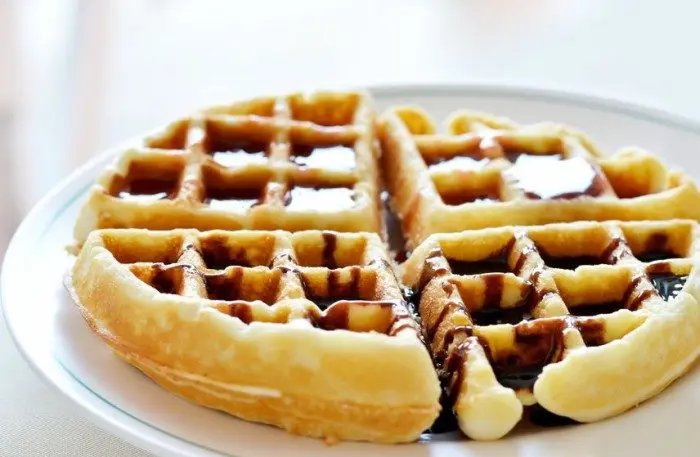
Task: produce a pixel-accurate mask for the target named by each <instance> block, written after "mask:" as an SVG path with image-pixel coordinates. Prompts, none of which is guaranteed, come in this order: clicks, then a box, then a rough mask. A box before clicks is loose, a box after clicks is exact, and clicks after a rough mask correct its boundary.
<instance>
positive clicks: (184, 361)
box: [70, 229, 440, 442]
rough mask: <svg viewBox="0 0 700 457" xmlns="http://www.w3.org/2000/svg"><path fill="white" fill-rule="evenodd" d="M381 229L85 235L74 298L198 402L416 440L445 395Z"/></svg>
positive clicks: (311, 431)
mask: <svg viewBox="0 0 700 457" xmlns="http://www.w3.org/2000/svg"><path fill="white" fill-rule="evenodd" d="M388 262H389V260H388V258H387V256H386V252H385V251H384V248H383V244H382V243H381V241H380V239H379V237H378V236H377V235H375V234H343V233H337V232H328V231H303V232H298V233H295V234H293V235H292V234H289V233H288V232H281V231H245V230H243V231H235V232H225V231H209V232H197V231H188V230H171V231H157V232H156V231H148V230H143V229H141V230H139V229H104V230H100V231H94V232H92V233H91V234H90V235H89V236H88V239H87V241H86V243H85V244H84V245H83V247H82V249H81V252H80V254H79V255H78V257H77V260H76V263H75V266H74V268H73V270H72V279H71V281H70V288H71V292H72V294H73V296H74V299H75V302H76V303H78V304H79V307H80V310H81V312H82V314H83V316H84V317H85V319H86V320H87V322H88V323H89V325H90V327H91V328H92V330H93V331H94V332H95V333H96V334H97V335H99V336H100V337H101V338H102V339H103V340H104V341H105V342H106V343H107V344H108V345H109V346H110V347H111V348H112V349H113V350H114V351H115V352H116V354H118V355H119V356H121V357H122V358H123V359H124V360H126V361H127V362H129V363H131V364H133V365H134V366H136V367H138V368H139V369H140V370H142V371H143V372H144V373H146V374H147V375H148V376H150V377H151V378H152V379H154V380H155V381H156V382H158V383H159V384H160V385H162V386H164V387H165V388H167V389H169V390H170V391H172V392H175V393H177V394H178V395H181V396H183V397H185V398H188V399H190V400H192V401H194V402H196V403H198V404H201V405H205V406H208V407H211V408H216V409H220V410H223V411H226V412H228V413H230V414H232V415H235V416H238V417H241V418H244V419H247V420H251V421H257V422H264V423H268V424H274V425H276V426H279V427H283V428H285V429H287V430H289V431H291V432H294V433H298V434H303V435H308V436H315V437H324V438H326V439H328V440H338V439H340V440H369V441H374V442H405V441H413V440H415V439H417V438H418V436H419V435H420V434H421V432H423V431H424V430H425V429H426V428H428V427H429V426H430V424H431V423H432V422H433V420H434V419H435V417H437V415H438V412H439V409H440V405H439V402H438V400H439V397H440V387H439V382H438V379H437V375H436V374H435V372H434V370H433V368H432V363H431V360H430V356H429V355H428V352H427V351H426V348H425V346H424V345H423V343H422V342H421V340H420V338H419V333H418V331H419V327H418V325H417V324H416V322H415V320H414V319H413V316H412V314H411V313H410V312H409V309H408V307H407V303H406V302H405V301H404V299H403V295H402V291H401V289H400V287H399V284H398V282H397V280H396V277H395V276H394V273H393V271H392V270H391V268H389V263H388Z"/></svg>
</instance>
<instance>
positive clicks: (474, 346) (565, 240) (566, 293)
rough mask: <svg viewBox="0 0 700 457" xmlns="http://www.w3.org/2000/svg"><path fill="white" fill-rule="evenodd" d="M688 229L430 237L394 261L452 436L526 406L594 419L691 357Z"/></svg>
mask: <svg viewBox="0 0 700 457" xmlns="http://www.w3.org/2000/svg"><path fill="white" fill-rule="evenodd" d="M698 233H700V232H699V231H698V225H697V224H696V223H695V222H694V221H687V220H686V221H682V220H670V221H645V222H612V221H608V222H594V221H591V222H576V223H560V224H548V225H542V226H527V227H523V226H520V227H518V226H509V227H496V228H488V229H481V230H468V231H463V232H459V233H449V234H437V235H431V236H430V237H428V238H427V239H426V240H425V241H424V242H423V243H422V244H420V245H419V246H418V247H417V248H416V249H415V251H414V252H413V254H412V256H411V257H410V258H409V259H408V261H407V262H406V263H405V264H404V265H403V280H404V282H405V283H406V284H407V285H408V286H409V287H411V288H412V289H413V290H415V291H416V297H417V298H416V302H417V303H418V308H419V312H420V316H421V325H422V328H423V333H424V337H425V340H426V343H427V345H428V346H429V348H430V352H431V354H432V357H433V361H434V364H435V366H436V369H437V371H438V372H439V377H440V379H441V382H442V385H443V387H444V389H445V392H446V398H447V406H446V408H452V410H453V411H454V414H455V415H456V418H457V422H458V424H459V428H460V429H461V430H462V431H463V432H464V433H465V434H466V435H468V436H470V437H472V438H475V439H484V440H486V439H497V438H500V437H502V436H504V435H506V434H507V433H508V432H509V431H510V430H511V429H512V428H513V427H514V426H515V425H516V424H517V423H518V422H520V421H521V419H522V418H523V417H524V416H525V415H528V414H530V413H532V412H533V411H537V408H540V411H542V410H544V412H546V413H549V414H551V415H552V416H553V417H558V418H559V419H569V420H573V421H575V422H593V421H598V420H602V419H604V418H608V417H611V416H614V415H617V414H620V413H622V412H624V411H626V410H628V409H629V408H632V407H634V406H635V405H637V404H639V403H641V402H643V401H645V400H647V399H649V398H651V397H653V396H655V395H656V394H658V393H659V392H661V391H662V390H663V389H665V388H666V386H668V385H669V384H670V383H671V382H673V381H674V380H675V379H677V378H678V377H679V376H681V375H682V374H683V373H684V372H685V371H686V370H688V369H689V367H690V366H691V364H692V363H693V362H694V361H695V359H696V358H697V356H698V353H699V352H700V284H699V282H698V273H697V271H698V257H697V253H698V250H699V249H700V242H699V241H698Z"/></svg>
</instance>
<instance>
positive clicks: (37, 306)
mask: <svg viewBox="0 0 700 457" xmlns="http://www.w3.org/2000/svg"><path fill="white" fill-rule="evenodd" d="M372 92H373V93H374V95H375V96H376V98H377V101H378V104H379V108H384V107H385V106H388V105H389V104H394V103H417V104H420V105H423V106H424V107H426V108H427V109H428V110H429V111H430V112H432V113H433V114H434V115H435V116H437V117H438V118H441V117H442V116H444V115H445V114H446V113H447V112H448V111H450V110H452V109H455V108H459V107H471V108H474V109H480V110H486V111H490V112H494V113H498V114H503V115H507V116H509V117H511V118H513V119H515V120H518V121H523V122H529V121H539V120H555V121H562V122H566V123H569V124H571V125H574V126H576V127H579V128H580V129H582V130H584V131H586V132H587V133H589V134H590V135H592V136H593V138H594V139H596V140H597V141H598V143H599V144H600V145H601V146H602V147H604V148H607V149H611V148H617V147H619V146H622V145H626V144H637V145H641V146H643V147H645V148H647V149H649V150H651V151H653V152H655V153H657V154H659V155H660V156H662V157H664V158H665V159H666V160H667V161H668V162H670V163H673V164H677V165H679V166H682V167H684V168H685V169H686V170H687V171H689V172H690V173H691V174H693V175H695V176H697V175H699V174H700V165H698V164H697V162H695V161H694V157H695V154H696V150H700V126H698V125H695V124H693V123H692V122H689V121H686V120H682V119H678V118H675V117H672V116H669V115H667V114H664V113H659V112H654V111H652V110H649V109H642V108H638V107H633V106H629V105H623V104H621V103H617V102H611V101H605V100H598V99H591V98H588V97H584V96H580V95H572V94H561V93H551V92H545V91H540V90H532V89H517V88H497V87H481V86H480V87H475V86H466V87H465V86H451V87H444V86H441V87H391V88H375V89H373V90H372ZM113 154H114V151H112V152H108V153H106V154H105V155H102V156H100V157H98V158H97V159H96V160H94V161H93V162H91V163H90V164H88V165H86V166H85V167H83V168H82V169H80V170H78V171H77V172H76V173H74V174H73V175H72V176H70V177H69V178H68V179H67V180H65V181H64V182H63V183H62V184H61V185H60V186H58V187H57V188H56V189H55V190H54V191H53V192H51V193H50V194H49V195H48V196H47V197H45V198H44V199H43V200H42V201H41V202H40V203H39V204H37V206H36V207H35V208H34V209H33V210H32V212H31V213H30V214H29V215H28V216H27V218H26V219H25V220H24V222H23V223H22V225H21V226H20V227H19V229H18V230H17V233H16V234H15V237H14V238H13V240H12V242H11V244H10V247H9V249H8V251H7V255H6V258H5V262H4V265H3V270H2V278H1V284H0V285H1V287H2V304H3V309H4V312H5V316H6V319H7V323H8V326H9V329H10V331H11V334H12V336H13V338H14V340H15V342H16V344H17V346H18V347H19V350H20V351H21V353H22V354H23V356H24V357H25V358H26V360H27V361H28V363H29V364H30V365H31V366H32V368H33V369H34V370H35V371H36V373H37V374H38V375H39V376H40V377H41V378H43V379H44V380H45V381H46V382H47V383H48V384H49V385H51V386H53V387H54V388H55V389H56V390H58V391H59V392H61V393H62V394H64V395H65V396H67V397H68V398H70V399H71V400H73V401H74V402H75V403H76V404H78V405H79V406H80V407H81V409H82V410H83V411H84V412H86V414H87V415H88V416H89V417H90V418H91V419H92V420H94V421H95V422H96V423H97V424H98V425H100V426H101V427H103V428H104V429H106V430H108V431H110V432H112V433H114V434H116V435H119V436H121V437H123V438H124V439H126V440H127V441H130V442H132V443H134V444H136V445H138V446H140V447H142V448H145V449H147V450H150V451H151V452H154V453H156V454H162V455H195V456H212V455H234V456H241V457H243V456H263V455H277V454H281V453H284V454H285V455H300V456H302V455H303V456H315V455H321V454H322V455H342V456H350V455H360V454H371V455H378V454H379V455H386V456H393V455H395V456H399V455H400V456H402V457H411V456H439V457H447V456H453V455H455V456H456V455H460V456H476V455H478V456H492V455H493V456H505V455H516V456H522V457H526V456H527V457H534V456H537V457H550V456H552V457H553V456H560V455H569V456H580V457H604V456H610V457H612V456H619V455H623V453H627V452H629V451H632V452H634V453H635V455H637V456H640V457H642V456H654V457H656V456H658V455H671V454H673V455H689V454H690V453H691V452H692V451H691V450H693V449H696V448H699V447H700V433H697V424H699V423H700V369H695V370H692V371H691V372H690V373H689V374H688V375H687V376H685V377H684V378H682V379H681V380H680V381H678V382H676V383H675V384H673V385H672V386H671V387H670V388H669V389H668V390H667V391H666V392H665V393H663V394H662V395H660V396H658V397H657V398H655V399H653V400H651V401H649V402H647V403H645V404H643V405H642V406H640V407H638V408H636V409H635V410H633V411H629V412H628V413H626V414H623V415H621V416H619V417H616V418H613V419H610V420H607V421H604V422H599V423H595V424H588V425H577V426H570V427H564V428H548V429H547V428H539V429H528V430H519V431H516V432H515V433H513V434H512V435H509V436H508V437H506V438H505V439H503V440H501V441H498V442H490V443H483V442H472V441H468V440H466V439H458V440H450V439H446V440H442V441H432V442H426V443H415V444H410V445H401V446H388V445H370V444H358V443H347V444H340V445H336V446H333V447H327V446H326V445H324V444H323V443H321V442H320V441H317V440H313V439H308V438H301V437H296V436H292V435H289V434H287V433H285V432H283V431H281V430H278V429H276V428H273V427H269V426H263V425H257V424H252V423H246V422H243V421H241V420H238V419H235V418H233V417H230V416H227V415H225V414H223V413H219V412H215V411H211V410H207V409H204V408H201V407H197V406H194V405H192V404H189V403H187V402H185V401H184V400H181V399H179V398H176V397H174V396H172V395H171V394H169V393H167V392H166V391H164V390H162V389H161V388H159V387H157V386H156V385H155V384H154V383H153V382H151V381H150V380H148V379H147V378H146V377H144V376H142V375H141V374H140V373H139V372H137V371H136V370H135V369H133V368H131V367H130V366H128V365H126V364H125V363H123V362H121V361H119V360H117V359H116V358H115V357H113V356H112V355H111V354H110V353H109V352H108V350H107V349H106V348H105V346H104V345H103V344H102V343H101V341H100V340H98V339H97V338H96V337H95V336H93V335H92V334H91V333H90V332H89V331H88V329H87V327H86V326H85V325H84V323H83V320H82V319H81V317H80V315H79V314H78V312H77V310H76V309H75V307H74V306H72V303H71V301H70V298H69V297H68V295H67V293H66V292H65V290H64V287H63V285H62V279H63V275H64V271H65V269H66V266H67V260H68V259H67V255H66V254H65V251H64V246H65V245H66V244H67V243H69V242H70V241H71V230H72V226H73V222H74V218H75V216H76V211H77V209H78V207H79V205H80V204H81V203H82V197H83V196H84V194H85V192H86V190H87V188H88V186H89V185H90V184H92V182H93V180H94V179H95V177H96V175H97V173H98V171H99V170H100V169H101V168H103V167H104V166H105V164H106V163H107V162H108V161H109V160H111V159H112V157H113Z"/></svg>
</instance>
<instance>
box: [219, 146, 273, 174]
mask: <svg viewBox="0 0 700 457" xmlns="http://www.w3.org/2000/svg"><path fill="white" fill-rule="evenodd" d="M266 149H267V145H266V144H265V143H257V142H253V141H242V140H241V141H211V142H210V144H209V153H210V155H211V157H212V160H214V162H216V163H218V164H219V165H221V166H223V167H227V168H230V167H235V166H241V165H249V164H256V163H265V162H267V153H266Z"/></svg>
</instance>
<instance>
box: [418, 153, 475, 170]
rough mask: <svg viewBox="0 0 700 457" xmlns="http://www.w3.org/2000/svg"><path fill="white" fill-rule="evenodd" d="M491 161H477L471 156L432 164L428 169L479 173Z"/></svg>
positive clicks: (457, 157)
mask: <svg viewBox="0 0 700 457" xmlns="http://www.w3.org/2000/svg"><path fill="white" fill-rule="evenodd" d="M488 162H489V159H486V158H483V159H476V158H474V157H469V156H455V157H451V158H449V159H446V160H443V161H440V162H436V163H433V164H431V165H430V166H429V167H428V169H430V170H434V171H479V170H482V169H483V168H484V167H485V166H486V164H487V163H488Z"/></svg>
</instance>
